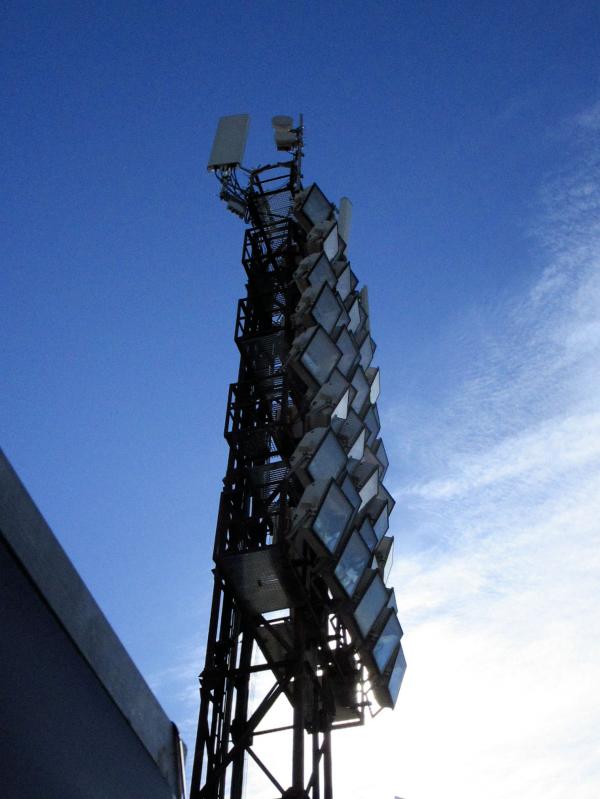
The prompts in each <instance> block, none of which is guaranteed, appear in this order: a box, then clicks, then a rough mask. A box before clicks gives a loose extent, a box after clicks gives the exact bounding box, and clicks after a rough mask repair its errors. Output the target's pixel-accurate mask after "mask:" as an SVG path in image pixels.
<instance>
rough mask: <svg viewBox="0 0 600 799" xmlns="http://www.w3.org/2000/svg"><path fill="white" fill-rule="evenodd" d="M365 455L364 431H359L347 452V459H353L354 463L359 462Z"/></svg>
mask: <svg viewBox="0 0 600 799" xmlns="http://www.w3.org/2000/svg"><path fill="white" fill-rule="evenodd" d="M364 454H365V430H364V429H363V430H361V431H360V433H359V434H358V438H357V439H356V441H355V442H354V444H353V445H352V446H351V447H350V450H349V451H348V457H349V458H353V459H354V460H355V461H359V460H361V458H362V457H363V455H364Z"/></svg>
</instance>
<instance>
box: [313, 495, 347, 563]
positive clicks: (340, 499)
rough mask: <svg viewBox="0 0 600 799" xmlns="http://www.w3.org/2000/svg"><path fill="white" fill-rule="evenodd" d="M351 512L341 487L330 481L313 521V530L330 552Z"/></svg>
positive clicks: (342, 531) (344, 527)
mask: <svg viewBox="0 0 600 799" xmlns="http://www.w3.org/2000/svg"><path fill="white" fill-rule="evenodd" d="M352 513H353V510H352V505H351V504H350V503H349V502H348V500H347V499H346V497H345V496H344V493H343V492H342V489H341V488H340V487H339V486H338V485H336V483H333V482H332V483H331V485H330V486H329V489H328V491H327V494H326V495H325V499H324V500H323V503H322V505H321V507H320V509H319V512H318V514H317V518H316V519H315V520H314V522H313V530H314V532H315V533H316V534H317V535H318V536H319V538H320V539H321V541H322V542H323V543H324V544H325V546H326V547H327V549H328V550H329V551H330V552H332V553H333V552H334V551H335V548H336V546H337V544H338V542H339V540H340V538H341V537H342V535H343V534H344V531H345V530H346V527H347V526H348V522H349V521H350V517H351V516H352Z"/></svg>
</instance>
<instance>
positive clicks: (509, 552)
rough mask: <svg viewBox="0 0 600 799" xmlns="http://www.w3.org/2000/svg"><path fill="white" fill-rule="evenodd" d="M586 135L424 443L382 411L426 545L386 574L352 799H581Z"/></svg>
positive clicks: (588, 781)
mask: <svg viewBox="0 0 600 799" xmlns="http://www.w3.org/2000/svg"><path fill="white" fill-rule="evenodd" d="M599 127H600V105H599V106H597V107H595V108H594V109H591V110H590V111H589V112H586V113H585V114H582V115H581V116H580V117H579V118H578V119H577V120H576V121H575V123H574V125H573V126H572V127H571V130H570V139H569V145H570V146H572V152H571V156H570V159H571V160H570V162H569V164H568V165H567V166H565V167H564V168H563V169H562V170H561V171H560V172H557V173H556V174H554V175H553V176H551V177H550V178H549V179H548V181H547V182H546V184H545V185H544V188H543V190H542V193H541V202H542V212H541V214H540V218H539V220H538V222H537V225H536V231H535V233H536V237H537V239H536V240H537V242H538V244H539V246H540V247H541V248H542V250H543V252H544V257H545V258H546V259H547V267H546V268H545V269H544V270H543V272H542V273H541V275H540V276H539V277H538V279H537V280H536V281H535V283H534V285H532V286H531V287H530V288H529V290H528V291H527V292H526V293H524V294H523V295H522V296H520V297H515V298H513V300H512V302H511V303H510V304H509V305H508V306H506V307H505V308H504V309H497V310H496V313H495V314H493V316H492V318H491V319H490V322H489V324H488V327H487V328H486V326H485V325H484V330H483V332H484V335H483V336H479V338H480V344H479V345H478V346H475V345H473V346H472V349H471V351H470V353H469V356H470V357H469V361H470V366H469V373H468V374H466V370H465V376H464V379H463V381H462V382H461V384H460V388H459V389H458V390H457V391H456V393H455V396H454V397H452V398H451V401H450V403H449V404H448V407H447V408H445V409H443V410H440V411H439V413H437V414H434V416H433V418H430V419H429V425H428V429H427V427H425V430H426V432H424V433H422V432H420V431H421V430H423V428H424V422H425V420H424V419H421V420H418V423H415V421H416V420H415V417H414V416H410V415H409V418H408V419H407V420H406V421H405V422H404V423H403V422H402V420H401V418H400V413H397V414H394V425H395V427H396V429H398V427H400V431H399V435H400V436H401V437H402V440H403V441H404V442H406V443H405V446H406V447H407V448H408V449H409V450H410V451H411V452H420V453H421V457H420V474H419V477H418V480H412V481H404V482H403V483H400V484H398V485H397V486H396V490H395V494H396V497H397V499H398V501H399V507H400V508H402V507H404V508H408V509H409V510H410V519H411V521H412V522H414V532H415V539H416V540H418V541H428V542H430V543H429V545H428V546H426V547H421V548H417V549H416V551H412V552H410V553H404V554H403V555H402V557H401V558H400V559H399V560H398V562H397V563H396V565H395V568H394V572H393V579H394V582H395V584H396V586H397V593H398V596H399V606H400V613H401V618H402V620H403V622H404V626H405V628H406V630H407V636H406V651H407V658H408V661H409V671H408V672H407V676H406V680H405V685H404V687H403V690H402V692H401V697H400V702H399V707H398V709H397V712H396V713H395V714H393V716H392V715H390V717H389V718H387V719H386V720H385V722H384V729H382V730H381V732H380V733H379V734H378V735H377V739H378V740H379V741H380V743H381V745H382V747H383V753H384V755H386V756H387V757H388V758H389V762H390V763H393V764H394V765H393V766H390V767H389V768H388V769H387V770H385V772H384V773H382V774H381V775H380V776H379V778H378V780H379V781H378V783H377V784H376V783H375V782H371V783H370V784H369V783H368V781H365V784H364V785H363V786H362V789H361V790H362V793H357V792H356V791H355V792H354V793H353V794H352V795H353V796H356V797H357V799H359V798H360V797H363V796H364V797H365V798H366V797H367V796H369V795H373V791H374V790H375V789H376V790H377V794H378V795H381V796H384V795H386V794H389V795H390V796H393V795H394V792H395V793H397V794H400V795H402V796H406V797H408V799H434V797H438V796H441V795H444V796H446V797H450V798H452V797H457V798H458V797H460V798H461V799H471V797H472V798H473V799H475V797H481V796H485V797H486V798H487V799H495V798H496V797H498V799H499V798H500V797H506V796H514V797H528V799H537V797H540V799H541V797H556V798H557V799H558V797H564V796H566V795H568V796H569V797H577V799H592V797H596V796H598V795H600V768H599V766H598V763H600V757H599V755H600V744H599V739H598V730H599V729H600V699H599V698H598V691H597V686H596V683H597V675H598V673H600V621H599V614H598V606H599V603H600V554H599V553H600V413H599V412H598V409H599V408H600V368H599V366H600V222H599V220H600V213H599V212H600V189H599V186H600V149H599V148H598V146H597V145H596V144H595V143H594V141H593V134H595V132H596V131H597V129H598V128H599ZM480 332H481V331H480V330H478V334H479V333H480ZM463 335H464V336H465V338H466V339H467V340H470V341H473V338H472V337H471V335H470V331H469V330H465V331H464V332H463ZM404 410H405V409H402V411H403V412H404ZM427 413H429V414H430V413H431V409H430V408H428V409H427ZM389 428H390V425H387V427H386V426H384V430H386V429H387V430H389ZM415 431H416V432H415ZM432 431H433V433H432ZM388 436H389V433H388ZM398 535H400V536H401V535H402V532H401V531H398ZM431 542H433V543H431ZM358 745H359V744H358V739H357V743H356V746H357V747H358ZM367 754H368V753H367ZM372 756H373V757H376V756H377V755H376V752H375V749H374V751H373V753H372ZM348 788H349V784H348ZM369 791H371V794H370V793H369ZM341 793H342V795H344V791H343V790H342V791H341Z"/></svg>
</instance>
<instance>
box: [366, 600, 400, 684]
mask: <svg viewBox="0 0 600 799" xmlns="http://www.w3.org/2000/svg"><path fill="white" fill-rule="evenodd" d="M401 638H402V627H401V626H400V622H399V621H398V617H397V616H396V614H395V613H394V612H393V611H392V613H391V615H390V616H389V618H388V620H387V621H386V623H385V625H384V627H383V630H382V631H381V632H380V634H379V636H378V637H377V641H376V642H375V646H374V647H373V652H372V654H373V660H374V661H375V664H376V666H377V668H378V670H379V673H380V674H383V673H384V672H385V670H386V667H387V666H389V665H390V661H391V659H392V657H393V655H394V653H395V652H396V651H397V648H398V644H399V643H400V639H401Z"/></svg>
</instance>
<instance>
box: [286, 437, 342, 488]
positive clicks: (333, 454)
mask: <svg viewBox="0 0 600 799" xmlns="http://www.w3.org/2000/svg"><path fill="white" fill-rule="evenodd" d="M346 463H347V458H346V454H345V452H344V450H343V449H342V447H341V446H340V444H339V443H338V440H337V438H336V437H335V435H334V433H333V431H332V430H331V429H330V428H327V427H317V428H315V429H314V430H311V431H310V432H308V433H306V434H305V435H304V436H303V438H302V439H301V441H300V443H299V444H298V446H297V447H296V449H295V450H294V453H293V455H292V457H291V459H290V466H291V467H292V470H293V472H294V473H295V474H296V475H297V477H298V478H299V480H300V482H301V483H303V484H304V485H307V484H308V483H310V482H311V481H315V480H321V479H325V478H328V477H334V478H337V477H339V475H340V474H341V472H342V470H343V469H344V467H345V465H346Z"/></svg>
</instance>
